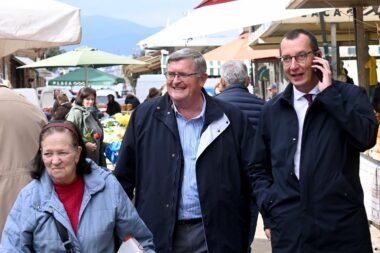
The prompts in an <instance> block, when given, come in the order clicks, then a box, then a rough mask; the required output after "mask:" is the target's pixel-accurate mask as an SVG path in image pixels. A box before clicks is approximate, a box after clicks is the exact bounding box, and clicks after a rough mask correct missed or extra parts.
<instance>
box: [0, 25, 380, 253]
mask: <svg viewBox="0 0 380 253" xmlns="http://www.w3.org/2000/svg"><path fill="white" fill-rule="evenodd" d="M280 55H281V62H282V67H283V73H284V74H285V75H286V78H287V80H288V81H289V83H288V85H287V86H286V88H285V89H284V90H283V91H282V92H278V90H277V89H278V86H277V84H272V85H271V86H270V87H269V89H268V92H270V99H269V100H268V101H267V102H264V101H263V100H262V99H260V98H258V97H257V96H255V95H253V94H251V93H250V92H249V90H248V87H249V84H250V78H249V75H248V73H247V67H246V66H245V64H244V63H243V62H242V61H236V60H231V61H227V62H225V63H224V64H223V66H222V67H221V78H220V81H219V84H220V87H222V88H221V89H220V94H218V95H217V96H215V97H212V96H210V95H209V94H208V93H207V92H206V90H205V89H204V88H203V86H204V84H205V83H206V81H207V78H208V75H207V66H206V61H205V59H204V58H203V56H202V54H201V53H200V52H199V51H197V50H194V49H190V48H183V49H180V50H178V51H175V52H173V53H172V54H170V55H169V57H168V63H167V72H166V73H165V75H166V86H165V87H166V90H167V92H165V93H163V94H160V95H157V96H154V97H153V98H149V99H147V100H146V101H144V103H142V104H140V103H139V101H138V100H137V98H136V97H134V96H132V95H130V96H128V97H127V98H126V101H125V102H126V103H127V102H128V104H130V107H133V108H132V109H131V110H133V113H132V114H131V118H130V121H129V125H128V128H127V131H126V134H125V136H124V139H123V141H122V144H121V149H120V150H119V157H118V161H117V164H116V168H115V170H114V172H113V173H112V172H111V171H109V170H108V169H106V168H105V167H104V166H105V165H106V164H105V160H104V155H103V144H102V140H103V129H102V127H101V124H100V122H99V120H98V117H97V116H96V115H95V113H94V110H93V108H94V105H95V102H96V91H95V90H93V89H92V88H89V87H84V88H82V89H81V90H80V92H79V93H78V95H77V97H76V101H75V104H74V105H73V106H72V108H71V109H69V112H68V113H67V114H66V116H65V118H66V120H67V121H65V120H64V121H55V120H53V121H51V122H50V123H47V120H46V118H45V117H44V115H43V114H42V113H41V112H39V111H38V109H36V107H33V106H32V105H30V104H28V103H26V102H25V100H23V99H22V98H21V97H19V96H17V95H15V93H14V92H12V90H11V89H9V88H8V87H5V86H4V85H3V86H1V85H0V104H1V103H4V101H9V98H11V102H12V105H13V107H14V109H15V110H16V109H17V114H22V115H24V116H23V117H25V118H27V119H28V125H25V124H23V123H22V122H21V121H20V120H17V119H14V117H12V116H13V114H15V112H10V110H6V109H4V108H5V105H3V106H0V116H1V118H2V120H1V121H0V137H1V138H2V143H7V144H6V145H7V147H8V148H9V150H8V149H5V148H2V149H0V156H1V157H5V158H6V161H7V162H5V163H2V165H1V166H0V173H1V174H0V189H1V191H0V192H1V193H0V200H1V199H3V200H2V202H1V203H2V213H1V216H0V218H1V219H3V220H0V229H1V226H2V223H1V222H4V220H5V218H6V216H7V220H6V223H5V227H4V231H3V233H2V237H1V241H0V252H58V251H62V252H64V251H66V252H68V251H67V250H68V249H67V248H68V247H70V249H71V250H72V251H73V252H115V250H116V248H115V247H117V242H118V241H120V240H123V239H124V238H125V237H130V236H132V237H134V238H135V239H136V241H137V242H138V243H139V244H140V245H141V247H142V248H144V250H145V252H168V253H182V252H199V253H203V252H217V253H224V252H244V253H245V252H250V251H251V249H250V246H251V244H252V242H253V238H254V234H255V228H256V221H257V215H258V212H260V213H261V215H262V216H263V219H264V225H265V228H264V229H265V233H266V235H267V237H268V239H270V241H271V245H272V252H274V253H288V252H289V253H303V252H352V253H354V252H361V253H367V252H368V253H370V252H372V246H371V239H370V233H369V228H368V219H367V216H366V211H365V208H364V202H363V190H362V187H361V183H360V179H359V154H360V152H363V151H365V150H367V149H369V148H371V147H372V146H374V145H375V143H376V137H377V131H378V123H377V120H376V117H375V114H374V110H373V107H372V106H371V104H370V102H369V99H368V96H367V95H366V93H365V91H364V90H362V89H361V88H359V87H357V86H355V85H347V84H346V83H343V82H340V81H336V80H333V79H332V74H331V68H330V65H329V62H328V61H327V60H325V59H324V58H323V57H322V52H321V51H320V49H319V47H318V42H317V40H316V37H315V36H314V35H313V34H312V33H310V32H309V31H306V30H303V29H295V30H292V31H289V32H287V33H286V34H285V35H284V37H283V39H282V40H281V43H280ZM152 94H153V90H152ZM63 100H65V99H64V98H63ZM114 102H115V98H114V97H113V96H109V103H108V106H109V108H107V110H108V109H109V110H108V111H107V113H108V114H109V115H112V114H114V113H116V112H119V111H120V106H119V107H117V105H116V104H115V103H114ZM65 103H67V101H66V102H60V101H58V106H57V109H56V110H57V111H58V109H59V106H62V105H64V104H65ZM66 110H67V108H66ZM63 114H65V113H63ZM32 118H33V119H32ZM57 118H59V117H58V116H56V114H53V119H57ZM60 118H62V116H61V117H60ZM24 121H25V120H24ZM9 122H11V123H9ZM7 124H12V126H14V128H9V127H6V126H7ZM16 126H17V128H16ZM19 133H22V138H18V139H17V137H15V136H16V135H17V134H19ZM3 140H5V141H4V142H3ZM16 140H20V141H16ZM21 140H23V141H21ZM27 145H30V146H28V147H27ZM21 150H24V151H23V152H22V153H20V152H21ZM33 156H34V160H33V163H32V164H31V166H30V167H28V168H27V164H28V161H30V160H31V159H32V158H33ZM3 165H4V166H3ZM28 174H31V177H32V179H33V180H32V181H31V182H30V183H29V184H28V185H26V184H27V183H28V182H29V181H30V178H28V177H27V175H28ZM4 175H5V176H4ZM14 185H16V186H17V187H18V188H17V189H15V190H13V189H14ZM25 185H26V186H25ZM21 188H22V189H21ZM9 189H12V193H13V195H4V196H1V194H2V193H5V192H7V193H8V192H9ZM20 189H21V190H20ZM17 194H18V197H17V199H16V195H17ZM15 199H16V200H15ZM132 200H133V202H132ZM3 203H5V205H4V207H3ZM132 203H133V204H132ZM12 205H13V207H12V208H11V206H12ZM135 208H136V209H135ZM3 210H5V211H3ZM62 231H64V232H65V233H63V232H62ZM62 234H63V235H62ZM65 234H66V235H65ZM66 241H67V242H66ZM65 247H66V248H65Z"/></svg>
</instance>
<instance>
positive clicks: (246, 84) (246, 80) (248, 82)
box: [244, 76, 251, 88]
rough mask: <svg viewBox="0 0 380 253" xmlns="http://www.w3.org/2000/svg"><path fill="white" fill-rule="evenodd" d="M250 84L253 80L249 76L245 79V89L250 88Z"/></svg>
mask: <svg viewBox="0 0 380 253" xmlns="http://www.w3.org/2000/svg"><path fill="white" fill-rule="evenodd" d="M250 83H251V78H250V77H249V76H247V77H246V78H245V81H244V84H245V87H247V88H248V86H249V84H250Z"/></svg>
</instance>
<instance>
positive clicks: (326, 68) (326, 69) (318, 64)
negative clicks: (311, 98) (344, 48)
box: [312, 56, 332, 92]
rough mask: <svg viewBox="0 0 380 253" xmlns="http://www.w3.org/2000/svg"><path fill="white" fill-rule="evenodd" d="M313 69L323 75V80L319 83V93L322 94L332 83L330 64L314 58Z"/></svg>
mask: <svg viewBox="0 0 380 253" xmlns="http://www.w3.org/2000/svg"><path fill="white" fill-rule="evenodd" d="M312 68H314V69H318V70H320V71H321V73H322V80H321V81H320V82H319V83H318V88H319V91H320V92H322V91H323V90H324V89H326V88H327V87H329V86H330V85H331V83H332V80H331V69H330V64H329V62H328V61H327V60H325V59H323V58H320V57H318V56H314V59H313V65H312Z"/></svg>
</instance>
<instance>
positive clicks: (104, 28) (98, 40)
mask: <svg viewBox="0 0 380 253" xmlns="http://www.w3.org/2000/svg"><path fill="white" fill-rule="evenodd" d="M81 21H82V41H81V43H80V44H79V45H71V46H65V47H62V48H63V49H64V50H65V51H70V50H72V49H74V48H77V47H80V46H82V45H86V46H89V47H94V48H97V49H99V50H102V51H106V52H109V53H114V54H118V55H126V56H130V55H138V54H139V52H140V48H139V46H138V45H137V43H138V42H139V41H140V40H142V39H145V38H147V37H149V36H150V35H153V34H154V33H156V32H158V31H160V30H162V29H163V27H155V28H151V27H146V26H143V25H139V24H136V23H134V22H132V21H129V20H126V19H116V18H110V17H105V16H99V15H93V16H82V20H81Z"/></svg>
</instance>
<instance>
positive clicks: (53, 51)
mask: <svg viewBox="0 0 380 253" xmlns="http://www.w3.org/2000/svg"><path fill="white" fill-rule="evenodd" d="M65 52H66V51H65V50H64V49H60V48H59V47H50V48H48V49H47V50H46V51H45V54H44V58H49V57H52V56H56V55H59V54H63V53H65Z"/></svg>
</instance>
